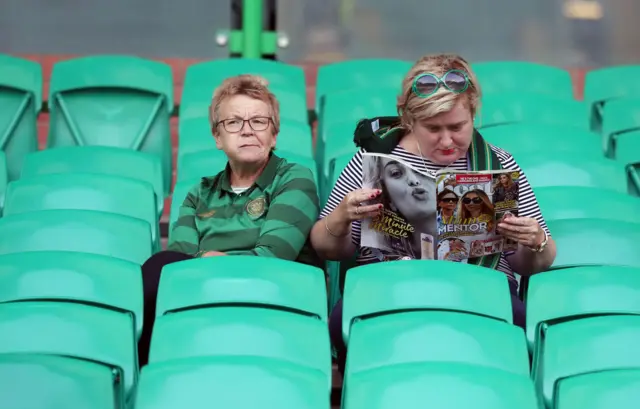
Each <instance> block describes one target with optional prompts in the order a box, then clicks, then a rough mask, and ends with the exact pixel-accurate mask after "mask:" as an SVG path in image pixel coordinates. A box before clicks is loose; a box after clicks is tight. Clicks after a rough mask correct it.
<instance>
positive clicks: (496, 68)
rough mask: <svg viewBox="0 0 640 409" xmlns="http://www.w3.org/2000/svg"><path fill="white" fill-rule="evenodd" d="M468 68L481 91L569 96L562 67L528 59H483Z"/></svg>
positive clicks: (568, 78) (567, 77)
mask: <svg viewBox="0 0 640 409" xmlns="http://www.w3.org/2000/svg"><path fill="white" fill-rule="evenodd" d="M471 68H472V69H473V72H474V74H475V75H476V77H477V78H478V81H479V82H480V86H481V87H482V93H483V94H485V95H489V94H501V93H508V92H524V93H529V94H541V95H548V96H551V97H556V98H564V99H573V82H572V80H571V74H569V71H567V70H565V69H563V68H559V67H554V66H551V65H545V64H538V63H534V62H528V61H483V62H477V63H474V64H471ZM524 78H526V80H524V81H523V79H524Z"/></svg>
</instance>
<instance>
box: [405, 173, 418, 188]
mask: <svg viewBox="0 0 640 409" xmlns="http://www.w3.org/2000/svg"><path fill="white" fill-rule="evenodd" d="M407 182H408V183H409V186H411V187H416V186H420V179H418V177H417V176H416V175H415V174H414V173H413V172H409V176H408V180H407Z"/></svg>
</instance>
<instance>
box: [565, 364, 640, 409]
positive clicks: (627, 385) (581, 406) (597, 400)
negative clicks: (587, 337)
mask: <svg viewBox="0 0 640 409" xmlns="http://www.w3.org/2000/svg"><path fill="white" fill-rule="evenodd" d="M639 401H640V369H621V370H616V371H605V372H596V373H590V374H587V375H580V376H572V377H571V378H568V379H563V380H561V381H560V382H559V383H558V389H557V393H556V395H555V398H554V402H555V404H556V407H557V408H558V409H611V408H630V407H633V405H636V404H637V402H639Z"/></svg>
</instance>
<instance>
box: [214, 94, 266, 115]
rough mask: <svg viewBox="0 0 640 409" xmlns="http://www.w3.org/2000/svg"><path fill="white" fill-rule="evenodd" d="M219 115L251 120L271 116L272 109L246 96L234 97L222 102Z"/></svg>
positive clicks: (262, 102) (263, 102) (261, 101)
mask: <svg viewBox="0 0 640 409" xmlns="http://www.w3.org/2000/svg"><path fill="white" fill-rule="evenodd" d="M218 113H219V115H220V116H221V117H224V118H227V117H233V118H245V119H246V118H249V117H252V116H271V107H270V106H269V104H267V103H266V102H265V101H263V100H260V99H257V98H251V97H249V96H246V95H234V96H231V97H229V98H225V99H223V100H222V101H221V102H220V106H219V107H218Z"/></svg>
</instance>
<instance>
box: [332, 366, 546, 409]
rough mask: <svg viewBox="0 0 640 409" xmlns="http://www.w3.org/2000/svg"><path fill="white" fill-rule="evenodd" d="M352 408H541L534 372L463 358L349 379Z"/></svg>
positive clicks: (348, 396)
mask: <svg viewBox="0 0 640 409" xmlns="http://www.w3.org/2000/svg"><path fill="white" fill-rule="evenodd" d="M345 395H346V400H345V402H344V403H343V405H344V406H343V407H347V408H349V409H364V408H366V409H397V408H403V409H418V408H424V407H425V406H426V405H428V406H429V407H434V408H439V409H468V408H474V409H513V408H519V409H538V408H539V407H540V406H539V405H538V399H537V397H536V394H535V389H534V386H533V384H532V382H531V379H530V378H529V377H528V376H519V375H514V374H513V373H512V372H507V371H501V370H498V369H493V368H486V367H482V366H477V365H467V364H459V363H440V362H438V363H416V364H405V365H394V366H389V367H385V368H380V369H374V370H369V371H363V372H360V373H358V374H356V375H354V376H352V377H351V378H350V379H349V389H348V390H347V392H346V394H345Z"/></svg>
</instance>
